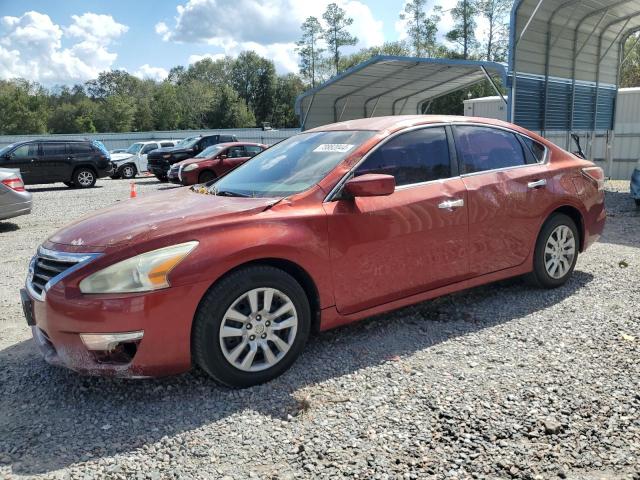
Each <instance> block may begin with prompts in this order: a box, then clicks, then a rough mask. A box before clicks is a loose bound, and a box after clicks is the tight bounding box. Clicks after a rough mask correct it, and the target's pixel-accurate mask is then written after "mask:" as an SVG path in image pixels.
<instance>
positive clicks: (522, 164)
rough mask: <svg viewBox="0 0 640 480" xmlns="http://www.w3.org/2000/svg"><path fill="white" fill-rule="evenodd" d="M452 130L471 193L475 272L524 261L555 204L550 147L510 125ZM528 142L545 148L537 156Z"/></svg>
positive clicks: (471, 261) (472, 268)
mask: <svg viewBox="0 0 640 480" xmlns="http://www.w3.org/2000/svg"><path fill="white" fill-rule="evenodd" d="M453 130H454V132H455V139H456V148H457V152H458V161H459V168H460V173H461V174H462V180H463V182H464V185H465V187H466V188H467V196H468V205H469V247H470V252H469V253H470V256H469V269H470V273H471V275H472V276H478V275H483V274H487V273H492V272H496V271H499V270H504V269H506V268H511V267H516V266H518V265H521V264H522V263H523V262H524V261H525V260H526V258H527V257H528V256H529V253H530V252H531V250H532V248H533V246H534V243H535V240H536V238H537V235H538V228H539V225H540V222H541V219H542V216H543V215H545V214H546V212H547V211H548V209H549V208H550V207H551V205H552V202H553V195H552V194H551V193H550V192H549V191H548V190H547V182H548V180H549V178H548V177H549V175H550V174H549V170H548V167H547V165H546V163H545V155H546V149H545V148H544V146H542V145H540V144H539V143H538V142H535V141H533V140H531V139H528V138H527V137H523V136H521V135H520V134H518V133H516V132H512V131H511V130H507V129H502V128H495V127H488V126H480V125H457V126H454V127H453ZM524 140H526V141H527V142H533V143H534V144H536V145H537V146H538V147H540V148H541V150H540V149H538V151H537V156H536V155H535V154H534V152H532V151H531V149H530V147H529V146H528V145H527V144H526V142H525V141H524Z"/></svg>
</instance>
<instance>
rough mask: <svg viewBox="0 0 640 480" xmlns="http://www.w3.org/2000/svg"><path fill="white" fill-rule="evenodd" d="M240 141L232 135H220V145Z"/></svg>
mask: <svg viewBox="0 0 640 480" xmlns="http://www.w3.org/2000/svg"><path fill="white" fill-rule="evenodd" d="M237 141H238V140H236V138H235V137H234V136H231V135H220V140H219V142H220V143H227V142H237Z"/></svg>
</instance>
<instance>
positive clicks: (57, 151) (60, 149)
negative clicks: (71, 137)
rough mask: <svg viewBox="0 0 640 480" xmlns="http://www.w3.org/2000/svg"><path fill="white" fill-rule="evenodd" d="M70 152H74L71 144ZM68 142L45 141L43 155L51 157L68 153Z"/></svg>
mask: <svg viewBox="0 0 640 480" xmlns="http://www.w3.org/2000/svg"><path fill="white" fill-rule="evenodd" d="M68 151H69V152H72V150H71V146H69V150H68ZM66 154H67V144H66V143H43V144H42V155H43V156H44V157H50V156H52V155H66Z"/></svg>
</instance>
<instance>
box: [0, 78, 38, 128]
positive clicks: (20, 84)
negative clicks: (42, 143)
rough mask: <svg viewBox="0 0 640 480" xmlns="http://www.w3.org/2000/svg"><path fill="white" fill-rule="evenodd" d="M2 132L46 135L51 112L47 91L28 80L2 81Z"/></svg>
mask: <svg viewBox="0 0 640 480" xmlns="http://www.w3.org/2000/svg"><path fill="white" fill-rule="evenodd" d="M0 112H2V114H0V132H1V133H8V134H20V133H45V132H46V129H47V116H48V112H49V106H48V99H47V94H46V91H45V90H44V89H43V88H42V87H41V86H40V85H38V84H37V83H31V82H28V81H27V80H22V79H20V80H9V81H6V80H0Z"/></svg>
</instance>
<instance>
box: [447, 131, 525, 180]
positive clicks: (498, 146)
mask: <svg viewBox="0 0 640 480" xmlns="http://www.w3.org/2000/svg"><path fill="white" fill-rule="evenodd" d="M454 129H455V132H456V146H457V149H458V161H459V162H460V170H461V172H462V173H475V172H484V171H486V170H495V169H498V168H508V167H517V166H520V165H525V164H526V163H527V161H526V157H525V154H524V150H523V149H522V144H521V143H520V142H519V141H518V139H517V138H516V136H515V134H513V133H511V132H507V131H505V130H499V129H496V128H490V127H476V126H462V125H461V126H455V127H454Z"/></svg>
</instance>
